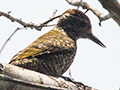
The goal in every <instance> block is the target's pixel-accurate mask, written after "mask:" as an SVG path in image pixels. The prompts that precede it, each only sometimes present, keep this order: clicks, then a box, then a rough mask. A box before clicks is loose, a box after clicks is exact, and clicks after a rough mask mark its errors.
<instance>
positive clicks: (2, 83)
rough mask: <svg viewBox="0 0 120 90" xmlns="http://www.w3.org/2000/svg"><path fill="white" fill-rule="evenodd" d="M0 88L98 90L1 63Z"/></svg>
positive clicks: (18, 89)
mask: <svg viewBox="0 0 120 90" xmlns="http://www.w3.org/2000/svg"><path fill="white" fill-rule="evenodd" d="M0 90H96V89H94V88H91V87H89V86H86V85H84V84H82V83H80V82H69V81H65V80H64V79H63V78H56V77H52V76H48V75H45V74H41V73H38V72H35V71H32V70H28V69H24V68H21V67H18V66H14V65H10V64H4V63H0Z"/></svg>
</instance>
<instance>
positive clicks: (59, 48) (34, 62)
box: [9, 9, 106, 77]
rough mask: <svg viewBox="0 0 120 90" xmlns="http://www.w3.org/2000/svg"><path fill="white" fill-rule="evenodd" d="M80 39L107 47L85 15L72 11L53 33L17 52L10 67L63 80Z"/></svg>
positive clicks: (61, 19)
mask: <svg viewBox="0 0 120 90" xmlns="http://www.w3.org/2000/svg"><path fill="white" fill-rule="evenodd" d="M79 38H87V39H90V40H92V41H93V42H95V43H97V44H98V45H100V46H102V47H104V48H105V47H106V46H105V45H104V44H103V43H102V42H101V41H100V40H99V39H98V38H97V37H95V36H94V35H93V34H92V30H91V23H90V20H89V18H88V17H87V16H86V15H85V13H83V12H81V11H79V10H77V9H69V10H67V11H65V12H64V13H63V14H62V15H61V16H60V18H59V20H58V22H57V24H56V25H55V27H54V28H53V29H52V30H51V31H49V32H48V33H46V34H44V35H42V36H40V37H39V38H38V39H36V40H35V41H34V42H33V43H32V44H30V45H29V46H28V47H26V48H25V49H24V50H22V51H20V52H19V53H17V54H16V55H15V56H14V57H13V58H12V59H11V61H10V62H9V64H12V65H16V66H19V67H23V68H26V69H30V70H34V71H37V72H40V73H43V74H47V75H51V76H55V77H60V76H62V74H63V73H65V72H66V70H67V69H68V68H69V67H70V66H71V64H72V62H73V60H74V57H75V54H76V50H77V45H76V41H77V40H78V39H79Z"/></svg>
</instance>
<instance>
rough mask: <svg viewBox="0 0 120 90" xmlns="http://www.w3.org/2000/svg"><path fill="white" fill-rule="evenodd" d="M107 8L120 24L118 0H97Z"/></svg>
mask: <svg viewBox="0 0 120 90" xmlns="http://www.w3.org/2000/svg"><path fill="white" fill-rule="evenodd" d="M98 1H99V2H100V3H101V4H102V6H103V7H104V8H105V9H107V10H108V11H109V13H110V15H111V17H112V18H113V20H115V21H116V23H117V24H118V25H119V26H120V2H119V1H118V0H98Z"/></svg>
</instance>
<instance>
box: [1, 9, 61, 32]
mask: <svg viewBox="0 0 120 90" xmlns="http://www.w3.org/2000/svg"><path fill="white" fill-rule="evenodd" d="M0 16H4V17H6V18H8V19H10V20H11V21H12V22H14V21H15V22H17V23H19V24H21V25H22V26H24V27H30V28H31V29H33V28H35V29H36V30H38V31H40V30H41V29H42V28H43V27H44V26H45V25H46V24H48V23H49V22H51V21H53V20H54V19H56V18H59V17H60V16H61V15H59V16H56V17H53V18H50V19H49V20H47V21H45V22H44V23H42V24H40V25H35V24H34V23H25V22H24V21H22V20H21V19H17V18H15V17H13V16H11V15H10V14H8V13H4V12H1V11H0Z"/></svg>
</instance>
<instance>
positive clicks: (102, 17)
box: [66, 0, 111, 25]
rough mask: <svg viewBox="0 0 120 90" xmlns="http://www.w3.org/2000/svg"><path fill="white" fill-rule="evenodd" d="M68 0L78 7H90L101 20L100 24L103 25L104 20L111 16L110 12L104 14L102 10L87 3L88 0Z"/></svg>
mask: <svg viewBox="0 0 120 90" xmlns="http://www.w3.org/2000/svg"><path fill="white" fill-rule="evenodd" d="M66 1H67V2H68V3H69V4H70V5H73V6H77V7H78V6H81V7H82V8H83V9H89V10H91V11H92V12H93V13H94V14H95V15H96V16H97V17H98V19H99V21H100V23H99V25H101V22H102V21H105V20H107V19H109V18H111V15H110V14H107V15H103V14H102V13H101V12H99V11H98V10H97V9H95V8H94V7H92V6H91V5H89V4H87V3H86V2H81V1H74V0H66Z"/></svg>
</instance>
